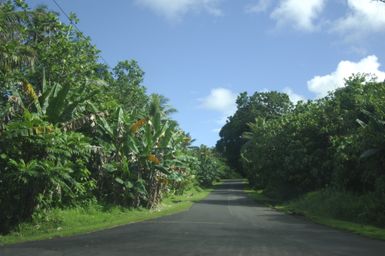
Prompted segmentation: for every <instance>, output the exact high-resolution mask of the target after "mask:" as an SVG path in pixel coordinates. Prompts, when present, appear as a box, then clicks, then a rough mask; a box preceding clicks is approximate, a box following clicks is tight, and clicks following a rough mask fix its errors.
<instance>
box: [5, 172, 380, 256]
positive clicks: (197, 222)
mask: <svg viewBox="0 0 385 256" xmlns="http://www.w3.org/2000/svg"><path fill="white" fill-rule="evenodd" d="M242 187H243V184H242V181H241V180H228V181H225V182H224V184H223V185H220V186H219V187H218V189H216V190H215V191H213V192H212V193H211V194H210V195H209V197H207V199H205V200H203V201H201V202H199V203H196V204H194V205H193V207H192V208H191V209H190V210H189V211H186V212H183V213H179V214H175V215H171V216H167V217H163V218H159V219H155V220H150V221H145V222H141V223H135V224H129V225H126V226H122V227H117V228H113V229H109V230H104V231H99V232H95V233H91V234H86V235H78V236H74V237H68V238H57V239H52V240H46V241H38V242H27V243H23V244H18V245H12V246H6V247H0V255H1V256H51V255H52V256H59V255H60V256H61V255H63V256H64V255H65V256H78V255H79V256H80V255H81V256H99V255H106V256H123V255H124V256H127V255H149V256H150V255H151V256H156V255H164V256H181V255H210V256H213V255H221V256H226V255H229V256H236V255H245V256H251V255H258V256H265V255H266V256H273V255H274V256H275V255H276V256H285V255H293V256H301V255H304V256H312V255H324V256H334V255H338V256H342V255H346V256H355V255H357V256H359V255H360V256H361V255H362V256H384V255H385V242H383V241H377V240H372V239H368V238H364V237H361V236H358V235H354V234H350V233H346V232H342V231H338V230H334V229H331V228H327V227H324V226H321V225H317V224H313V223H310V222H307V221H305V220H303V219H301V218H297V217H293V216H288V215H285V214H283V213H279V212H276V211H274V210H272V209H270V208H267V207H264V206H260V205H257V204H256V203H254V202H253V201H252V200H250V199H249V198H247V196H246V195H245V193H244V192H243V190H242Z"/></svg>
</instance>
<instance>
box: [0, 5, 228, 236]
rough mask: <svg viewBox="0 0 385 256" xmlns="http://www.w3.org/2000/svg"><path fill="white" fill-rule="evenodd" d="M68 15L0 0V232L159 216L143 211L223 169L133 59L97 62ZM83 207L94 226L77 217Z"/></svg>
mask: <svg viewBox="0 0 385 256" xmlns="http://www.w3.org/2000/svg"><path fill="white" fill-rule="evenodd" d="M70 18H71V19H72V22H71V24H70V25H66V24H64V23H62V22H60V21H59V18H58V14H57V13H54V12H52V11H49V10H48V9H46V8H45V7H38V8H37V9H30V8H29V7H28V6H27V5H26V4H25V3H24V2H23V1H22V0H15V1H3V2H2V3H1V4H0V31H1V33H0V95H1V97H0V209H1V210H0V234H2V235H3V236H2V237H0V239H1V241H7V239H8V238H7V234H11V235H10V236H14V235H12V234H17V233H19V234H21V236H28V234H32V236H34V235H35V233H36V234H38V236H39V234H44V233H45V232H51V229H50V225H51V224H52V227H53V228H54V229H55V230H56V231H54V233H53V234H57V233H60V234H72V233H76V232H77V231H76V230H79V231H81V232H86V231H89V230H94V229H95V228H100V227H107V226H109V225H110V224H111V225H116V224H119V223H126V222H128V221H131V217H130V213H133V216H134V217H133V218H132V220H138V219H136V217H135V216H136V215H137V214H138V211H139V212H140V214H139V215H142V214H141V213H142V211H145V214H143V215H144V216H158V214H157V213H150V211H147V210H142V209H151V210H156V209H159V206H161V205H162V201H163V199H164V198H172V197H173V196H182V197H183V195H184V196H186V195H189V193H190V192H191V191H197V189H198V187H209V186H210V185H211V184H212V183H213V182H214V181H216V180H218V179H219V178H220V177H224V176H226V175H227V174H228V173H230V169H229V168H228V167H226V165H225V164H224V163H223V161H222V160H221V158H220V157H219V156H218V155H217V154H216V153H215V151H214V150H213V149H210V148H207V147H205V146H201V147H192V145H191V143H192V138H191V137H190V136H189V134H188V133H186V132H185V131H183V130H182V129H181V128H180V127H179V125H178V123H177V122H176V121H175V120H173V119H172V117H171V114H172V113H173V112H175V111H176V110H175V109H173V108H172V107H171V106H170V105H169V104H168V100H167V98H165V97H164V96H162V95H158V94H151V95H149V94H147V93H146V88H145V87H144V86H143V77H144V72H143V71H142V70H141V68H140V67H139V65H138V63H137V62H135V61H134V60H131V61H126V60H124V61H121V62H119V63H118V64H117V65H116V66H115V67H113V68H110V67H108V66H106V65H105V64H102V63H100V62H99V59H100V56H99V51H98V50H97V48H96V47H95V46H94V45H92V43H91V40H90V38H88V37H86V36H84V35H83V34H82V33H81V32H79V31H78V30H77V29H76V27H74V25H73V24H75V23H76V22H77V18H76V16H75V15H74V14H71V15H70ZM198 190H199V189H198ZM189 191H190V192H189ZM186 193H187V194H186ZM197 194H198V195H202V194H201V193H197ZM188 197H189V196H187V197H186V198H188ZM193 198H194V196H193ZM197 198H201V196H198V197H197ZM181 200H182V201H183V200H184V199H181ZM186 200H187V199H186ZM173 207H174V206H173ZM178 207H179V206H176V208H178ZM176 208H173V209H176ZM182 208H183V207H182ZM106 209H107V210H106ZM135 209H140V210H135ZM167 211H168V210H167V208H166V209H165V213H166V212H167ZM88 213H90V214H91V215H92V216H93V215H95V216H96V217H95V223H93V224H92V225H91V226H90V229H89V230H88V228H87V225H88V224H86V225H85V226H81V227H80V226H79V225H78V224H76V222H77V220H79V219H77V218H78V217H79V218H80V219H82V218H86V217H84V216H85V215H87V214H88ZM94 213H95V214H94ZM162 214H163V213H162ZM120 215H122V218H121V219H118V220H116V219H115V217H116V218H118V217H119V216H120ZM66 216H68V219H66ZM114 216H115V217H114ZM140 218H141V217H140ZM140 218H139V219H140ZM91 219H92V218H91ZM110 220H113V221H111V222H110ZM70 222H71V223H73V224H74V226H72V224H68V223H70ZM102 222H104V223H102ZM66 223H67V224H68V225H67V224H66ZM82 223H83V222H82V221H80V225H82ZM93 225H95V226H96V227H93ZM60 228H61V229H62V230H58V229H60ZM32 229H34V231H32ZM35 229H36V230H35ZM28 230H30V231H31V232H30V231H28ZM24 231H26V232H24ZM35 231H36V232H35ZM58 231H61V232H58ZM23 232H24V233H23ZM27 233H28V234H27ZM49 236H51V234H47V235H43V236H42V237H49ZM14 237H15V236H14ZM16 237H17V235H16ZM23 239H27V240H28V239H29V238H25V237H24V238H23ZM11 240H12V239H11ZM16 240H17V239H16ZM16 240H12V241H16Z"/></svg>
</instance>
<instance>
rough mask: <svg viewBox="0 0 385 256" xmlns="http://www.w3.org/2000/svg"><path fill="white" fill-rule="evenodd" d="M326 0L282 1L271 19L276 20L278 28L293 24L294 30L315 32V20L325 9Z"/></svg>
mask: <svg viewBox="0 0 385 256" xmlns="http://www.w3.org/2000/svg"><path fill="white" fill-rule="evenodd" d="M325 2H326V0H306V1H303V0H281V1H280V3H279V4H278V7H276V8H275V10H274V11H273V12H272V13H271V15H270V17H271V18H272V19H274V20H276V22H277V25H278V26H285V25H287V24H291V25H293V26H294V28H296V29H299V30H304V31H313V30H315V28H316V25H315V23H314V22H315V20H316V19H317V18H318V17H319V15H320V14H321V13H322V11H323V9H324V7H325Z"/></svg>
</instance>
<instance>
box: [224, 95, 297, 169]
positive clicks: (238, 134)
mask: <svg viewBox="0 0 385 256" xmlns="http://www.w3.org/2000/svg"><path fill="white" fill-rule="evenodd" d="M236 103H237V108H238V109H237V111H236V113H235V114H234V115H233V116H231V117H229V120H228V122H227V123H226V124H225V125H224V126H223V127H222V129H221V131H220V133H219V136H220V140H219V141H218V142H217V145H216V149H217V150H218V152H220V153H221V154H222V155H223V156H224V157H225V158H226V159H227V161H228V164H229V165H230V166H231V167H232V168H234V169H237V170H238V171H239V172H241V173H243V168H242V164H241V162H240V154H241V148H242V146H243V145H244V144H245V142H246V139H245V138H243V137H242V134H243V133H245V132H248V131H250V127H249V126H248V124H249V123H251V122H253V121H254V120H255V118H257V117H263V118H264V119H266V120H269V119H272V118H275V117H278V116H281V115H283V114H285V113H286V112H288V111H289V110H290V109H291V107H292V104H291V102H290V100H289V97H288V96H287V95H286V94H284V93H279V92H263V93H259V92H256V93H254V94H253V95H251V96H248V95H247V93H246V92H244V93H241V94H240V95H239V97H238V99H237V102H236Z"/></svg>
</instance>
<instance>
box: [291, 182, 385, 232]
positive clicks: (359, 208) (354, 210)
mask: <svg viewBox="0 0 385 256" xmlns="http://www.w3.org/2000/svg"><path fill="white" fill-rule="evenodd" d="M286 208H287V209H288V210H289V211H292V212H294V213H301V214H305V215H312V216H323V217H327V218H333V219H337V220H344V221H351V222H355V223H359V224H369V225H375V226H378V227H385V204H384V202H383V201H382V200H381V199H380V198H379V197H376V195H375V194H373V193H367V194H362V195H356V194H353V193H351V192H346V191H344V192H341V191H336V190H334V189H324V190H320V191H316V192H310V193H308V194H306V195H304V196H302V197H301V198H299V199H297V200H294V201H291V202H289V203H288V204H287V206H286Z"/></svg>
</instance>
